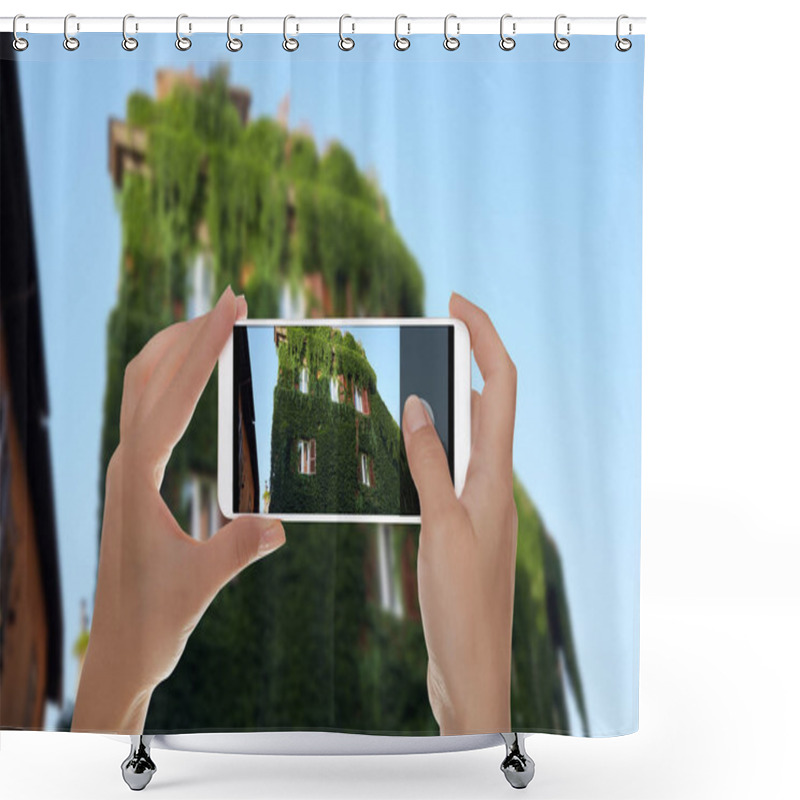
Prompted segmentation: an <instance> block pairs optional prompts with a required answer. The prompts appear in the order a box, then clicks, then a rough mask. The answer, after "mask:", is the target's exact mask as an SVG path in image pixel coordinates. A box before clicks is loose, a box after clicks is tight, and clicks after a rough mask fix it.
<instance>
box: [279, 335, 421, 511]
mask: <svg viewBox="0 0 800 800" xmlns="http://www.w3.org/2000/svg"><path fill="white" fill-rule="evenodd" d="M301 369H307V370H308V373H309V374H308V393H307V394H304V393H302V392H300V391H298V389H297V388H296V387H297V386H298V385H299V374H300V370H301ZM278 370H279V375H278V376H276V377H277V382H276V386H275V390H274V396H273V412H272V436H271V439H272V445H271V448H272V449H271V474H270V481H269V483H270V488H271V492H272V495H271V499H270V511H271V512H272V513H280V512H284V513H295V514H299V513H309V514H313V513H316V514H322V513H341V514H386V515H396V514H416V513H418V512H419V504H418V500H417V496H416V491H414V489H413V481H412V479H411V474H410V472H409V470H408V464H407V462H406V460H405V459H404V458H401V452H402V449H403V448H402V437H401V435H400V427H399V425H398V424H397V422H396V421H395V420H394V419H393V418H392V415H391V414H390V413H389V410H388V409H387V408H386V405H385V404H384V402H383V400H382V399H381V397H380V395H379V394H378V393H377V390H376V377H375V372H374V370H373V369H372V366H371V365H370V364H369V362H368V361H367V358H366V356H365V355H364V350H363V348H362V347H361V345H359V344H358V343H357V342H356V341H355V339H354V338H353V336H352V334H350V333H349V332H348V333H346V334H345V335H342V333H341V331H339V330H336V329H334V328H329V327H326V326H314V327H305V328H301V327H289V328H288V329H287V336H286V340H285V341H282V342H281V343H280V344H279V346H278ZM339 375H341V376H343V378H344V384H345V387H346V388H345V391H344V397H343V398H342V402H334V401H333V400H331V397H330V383H329V381H330V379H331V378H334V379H337V380H338V376H339ZM353 386H356V387H358V389H359V390H360V389H362V388H364V389H367V390H368V393H369V404H370V408H369V410H370V413H369V414H366V415H365V414H362V413H360V412H359V411H356V409H355V406H354V403H353ZM300 440H314V442H315V446H316V472H315V474H313V475H305V474H302V473H301V472H300V469H299V467H300V463H299V461H300V454H299V449H298V442H299V441H300ZM362 453H364V454H366V456H367V457H368V458H369V460H370V464H371V466H372V472H373V477H374V484H373V485H371V486H365V485H364V484H362V483H361V480H360V458H361V454H362Z"/></svg>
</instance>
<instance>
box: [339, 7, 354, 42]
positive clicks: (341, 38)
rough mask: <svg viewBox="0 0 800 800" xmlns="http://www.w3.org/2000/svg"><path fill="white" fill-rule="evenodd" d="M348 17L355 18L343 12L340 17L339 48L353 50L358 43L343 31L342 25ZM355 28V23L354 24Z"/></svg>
mask: <svg viewBox="0 0 800 800" xmlns="http://www.w3.org/2000/svg"><path fill="white" fill-rule="evenodd" d="M346 19H353V18H352V17H351V16H350V15H349V14H342V16H341V17H339V49H340V50H352V49H353V48H354V47H355V46H356V43H355V42H354V41H353V40H352V39H351V38H350V37H349V36H345V35H344V33H343V32H342V26H343V25H344V21H345V20H346ZM353 30H355V25H353Z"/></svg>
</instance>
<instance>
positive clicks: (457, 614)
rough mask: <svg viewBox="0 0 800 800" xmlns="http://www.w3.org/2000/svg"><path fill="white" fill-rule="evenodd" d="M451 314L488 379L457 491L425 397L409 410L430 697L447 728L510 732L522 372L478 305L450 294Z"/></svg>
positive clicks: (475, 404)
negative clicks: (515, 470) (515, 448)
mask: <svg viewBox="0 0 800 800" xmlns="http://www.w3.org/2000/svg"><path fill="white" fill-rule="evenodd" d="M450 314H451V316H453V317H456V318H458V319H460V320H462V321H463V322H465V323H466V325H467V327H468V328H469V333H470V339H471V341H472V349H473V352H474V354H475V360H476V362H477V364H478V368H479V369H480V371H481V375H483V380H484V387H483V393H482V394H480V393H478V392H476V391H473V392H472V411H471V416H472V450H471V453H470V461H469V467H468V469H467V477H466V482H465V484H464V489H463V491H462V493H461V496H460V497H459V498H457V497H456V494H455V490H454V488H453V482H452V479H451V477H450V471H449V468H448V465H447V457H446V455H445V452H444V448H443V447H442V443H441V441H440V439H439V436H438V434H437V433H436V430H435V428H434V427H433V425H432V424H431V420H430V418H429V417H428V415H427V413H426V411H425V409H424V407H423V405H422V403H421V402H420V401H419V398H417V397H416V396H414V395H412V396H410V397H409V398H408V399H407V401H406V404H405V408H404V409H403V436H404V439H405V445H406V451H407V454H408V461H409V466H410V468H411V475H412V477H413V478H414V483H415V485H416V487H417V493H418V494H419V500H420V508H421V516H422V529H421V531H420V540H419V556H418V559H417V572H418V583H419V602H420V609H421V612H422V626H423V629H424V632H425V643H426V645H427V648H428V696H429V698H430V703H431V710H432V711H433V715H434V717H435V718H436V721H437V722H438V723H439V729H440V732H441V733H442V734H466V733H489V732H498V733H504V732H510V730H511V706H510V693H511V629H512V622H513V612H514V572H515V564H516V553H517V507H516V505H515V503H514V495H513V477H512V453H511V451H512V443H513V438H514V414H515V406H516V393H517V371H516V368H515V367H514V364H513V363H512V361H511V359H510V358H509V356H508V353H507V352H506V350H505V348H504V347H503V343H502V342H501V341H500V337H499V336H498V335H497V332H496V331H495V329H494V326H493V325H492V323H491V321H490V319H489V317H488V316H487V315H486V314H485V313H484V312H483V311H482V310H481V309H480V308H478V307H477V306H475V305H473V304H472V303H470V302H468V301H467V300H466V299H464V298H463V297H461V296H460V295H457V294H453V296H452V297H451V298H450Z"/></svg>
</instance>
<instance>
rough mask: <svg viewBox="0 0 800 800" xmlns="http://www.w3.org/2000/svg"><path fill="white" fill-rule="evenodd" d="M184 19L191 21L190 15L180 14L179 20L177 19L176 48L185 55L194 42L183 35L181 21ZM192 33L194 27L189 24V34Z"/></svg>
mask: <svg viewBox="0 0 800 800" xmlns="http://www.w3.org/2000/svg"><path fill="white" fill-rule="evenodd" d="M182 19H189V15H188V14H178V16H177V18H176V19H175V47H177V48H178V50H180V51H181V52H182V53H185V52H186V51H187V50H188V49H189V48H190V47H191V46H192V40H191V39H190V38H189V37H188V36H184V35H183V34H182V33H181V20H182ZM191 31H192V25H191V23H190V24H189V32H190V33H191Z"/></svg>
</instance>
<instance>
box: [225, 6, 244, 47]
mask: <svg viewBox="0 0 800 800" xmlns="http://www.w3.org/2000/svg"><path fill="white" fill-rule="evenodd" d="M235 19H239V17H238V16H237V15H236V14H231V15H230V16H229V17H228V41H227V42H225V47H227V48H228V50H229V51H230V52H231V53H238V52H239V51H240V50H241V49H242V48H243V47H244V42H243V41H242V40H241V39H237V38H236V37H235V36H232V35H231V22H233V20H235ZM241 29H242V28H241V26H239V30H240V31H241Z"/></svg>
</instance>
